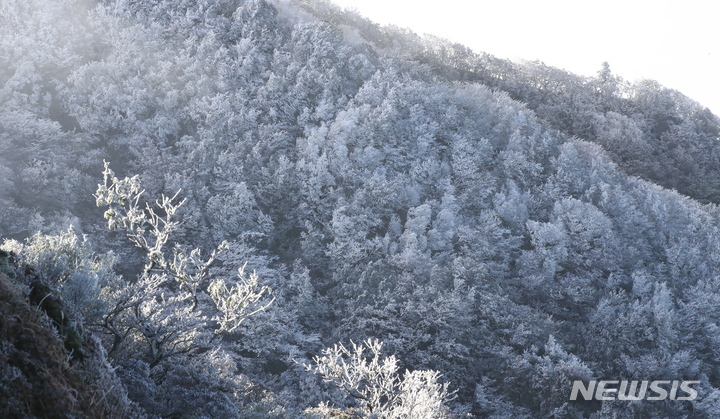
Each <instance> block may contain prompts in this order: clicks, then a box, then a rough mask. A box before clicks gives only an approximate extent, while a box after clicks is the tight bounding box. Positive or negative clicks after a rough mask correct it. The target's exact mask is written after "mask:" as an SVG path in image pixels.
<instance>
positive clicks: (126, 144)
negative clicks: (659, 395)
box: [0, 0, 720, 418]
mask: <svg viewBox="0 0 720 419" xmlns="http://www.w3.org/2000/svg"><path fill="white" fill-rule="evenodd" d="M43 5H45V3H43V2H41V1H36V2H34V3H32V4H31V5H30V6H26V5H25V3H24V2H19V1H18V2H14V1H8V2H6V3H5V4H4V5H3V6H2V7H3V9H2V10H1V11H2V13H0V16H3V17H0V19H3V20H0V28H2V29H0V30H2V31H3V32H2V37H1V38H0V39H2V40H3V41H2V44H0V59H1V60H2V61H1V64H2V65H0V69H2V72H1V73H0V83H1V85H2V86H3V90H2V91H1V92H0V94H2V96H0V106H1V107H2V108H1V109H2V112H0V125H1V128H0V146H1V147H2V148H3V149H5V150H9V151H8V153H6V154H3V155H2V156H0V174H2V182H0V196H1V197H2V200H1V201H0V214H2V216H0V234H1V235H2V236H3V237H14V238H18V239H20V238H23V237H26V236H29V235H30V234H31V233H34V232H35V231H36V230H42V231H44V232H46V233H58V232H59V231H61V230H64V229H65V228H67V225H68V224H70V225H72V226H73V227H74V228H75V230H76V231H78V232H83V233H87V234H88V235H89V237H90V238H91V240H92V241H93V243H95V246H96V248H97V250H98V252H102V253H105V251H107V250H113V251H114V252H115V254H116V255H118V260H121V261H122V263H121V264H117V265H116V266H115V269H116V271H117V272H118V273H120V274H123V275H124V276H125V278H126V281H128V282H129V283H132V282H133V281H134V280H135V278H136V277H137V276H138V274H139V273H141V272H142V270H143V264H144V263H145V262H146V261H145V260H144V259H143V258H142V257H143V255H141V254H140V253H139V252H138V251H137V249H133V248H132V247H129V246H127V241H126V237H125V235H124V234H122V233H118V232H116V231H106V226H105V225H104V221H103V220H102V217H103V214H102V211H101V210H99V209H96V208H94V206H93V205H92V201H93V199H92V193H93V192H94V191H95V184H97V182H98V179H100V171H101V170H102V160H103V158H105V159H108V160H110V161H111V164H112V166H113V168H114V170H116V171H117V172H118V173H119V174H120V176H121V177H122V176H125V175H133V174H136V173H137V174H139V180H140V181H141V182H142V185H143V187H144V188H145V189H146V192H145V194H144V195H143V196H142V198H141V200H140V203H141V204H143V203H144V202H148V203H149V204H151V205H152V203H153V202H154V201H155V199H158V198H160V196H161V195H162V194H164V195H166V196H174V195H175V194H176V192H177V191H178V190H180V192H179V194H178V197H179V198H180V199H185V201H184V204H183V205H182V206H181V207H180V209H179V210H178V212H177V213H176V214H174V216H175V217H176V219H177V220H178V221H179V222H180V223H179V225H178V226H177V227H176V229H175V230H174V231H173V233H174V236H173V237H174V238H175V240H177V241H178V242H179V245H180V246H181V248H182V247H183V246H184V247H191V246H198V247H200V248H201V249H202V250H204V251H207V252H209V251H211V250H212V249H215V248H216V247H217V246H218V245H219V244H220V243H221V242H222V241H228V242H229V245H228V250H226V251H225V252H224V253H222V254H221V255H219V256H218V261H219V263H218V264H217V265H215V266H213V267H212V268H210V271H209V275H210V276H211V277H212V278H232V277H234V273H235V272H236V271H237V269H238V268H241V267H243V266H245V265H244V263H245V262H247V266H246V267H245V268H244V269H246V271H247V272H251V271H253V270H254V271H255V272H257V274H258V277H259V281H260V282H261V285H266V286H268V287H271V288H272V289H273V290H274V291H273V292H274V294H273V295H274V296H275V298H276V299H275V301H274V303H273V304H272V305H271V306H270V307H269V308H268V310H267V311H265V312H262V313H258V314H257V315H256V316H254V317H253V318H252V319H251V320H249V321H247V322H245V323H243V325H242V326H241V327H240V328H238V331H237V332H236V334H235V335H232V336H230V337H224V338H222V339H217V340H215V339H213V340H212V342H215V343H217V345H218V346H217V348H220V349H218V351H220V350H222V351H224V352H222V351H220V352H217V353H218V354H222V356H220V355H218V356H217V357H214V356H215V355H213V354H214V352H212V351H210V350H208V351H205V352H203V351H201V350H198V351H197V352H194V353H189V354H185V355H181V354H178V355H177V356H178V358H176V359H182V360H183V362H179V361H178V362H173V361H170V360H164V361H163V362H158V363H153V362H150V361H149V360H150V357H149V355H148V350H147V349H146V346H147V345H144V343H143V340H142V339H140V338H138V339H137V340H135V341H132V342H130V343H129V344H128V345H127V346H126V347H124V349H123V350H122V351H119V352H118V354H117V357H116V358H113V359H112V360H111V361H112V362H114V363H115V365H120V366H121V367H122V368H121V369H120V370H119V371H121V373H122V374H124V375H123V378H124V380H125V385H128V386H129V388H128V390H129V394H130V395H131V397H135V398H136V399H137V400H135V401H137V402H138V403H140V404H141V405H142V406H143V407H144V408H145V409H146V410H148V412H149V413H151V414H157V415H162V414H168V413H167V412H183V411H184V412H190V411H193V412H200V411H206V410H207V409H210V407H208V406H215V405H218V406H222V407H223V409H224V410H222V412H224V413H223V414H227V415H229V417H232V415H231V414H230V413H227V412H228V411H229V410H232V409H235V408H237V409H241V408H242V407H237V406H238V405H242V403H241V402H238V401H237V400H240V399H242V397H240V396H238V392H237V391H236V390H232V391H236V393H233V395H232V397H231V395H230V393H231V390H229V389H235V387H232V386H231V385H230V384H228V383H231V382H232V383H234V381H232V380H235V378H233V377H240V376H241V375H242V377H248V379H249V380H251V381H253V382H254V383H256V384H254V387H253V388H255V389H257V388H262V391H258V393H262V394H265V395H267V394H272V395H273V396H272V397H273V400H274V402H273V403H277V404H278V405H279V406H284V408H285V409H287V412H291V411H292V412H293V413H292V414H295V413H298V412H299V411H302V410H303V409H304V408H306V407H310V406H316V405H317V404H318V403H320V402H321V401H326V400H331V401H332V402H334V403H336V404H338V405H341V404H343V403H345V404H347V405H348V406H352V405H353V402H352V400H348V399H344V398H343V397H342V396H340V395H338V394H337V393H333V392H332V390H330V389H328V388H326V387H322V384H321V383H318V382H317V380H316V379H314V378H311V377H312V376H309V374H308V373H307V372H306V371H305V370H304V369H303V368H300V367H299V366H298V364H296V361H298V362H310V361H309V359H310V358H311V357H312V356H314V355H317V354H319V353H320V350H321V349H322V348H323V347H327V346H331V345H333V344H334V343H336V342H338V341H341V342H345V343H348V342H349V341H350V340H353V341H356V342H357V341H361V340H364V339H366V338H379V339H381V340H383V341H384V342H385V345H386V346H385V347H386V348H387V350H388V351H390V352H391V353H393V354H395V355H397V357H398V359H400V360H401V363H402V365H401V366H402V367H403V368H409V369H411V370H416V369H433V370H439V371H440V372H441V373H442V374H443V376H444V377H445V378H446V379H447V380H448V381H449V382H450V383H451V386H452V388H453V389H456V390H458V393H457V395H458V398H457V400H456V402H455V405H454V407H455V408H456V409H457V411H458V412H461V411H463V410H464V411H469V412H471V413H472V414H474V415H476V416H478V417H498V418H499V417H578V416H582V417H590V416H591V415H596V416H597V415H601V416H603V417H604V416H612V415H616V416H618V417H633V416H635V417H650V416H653V415H656V416H658V415H664V416H667V417H684V416H688V417H698V418H701V417H714V412H715V410H714V409H716V408H717V406H716V404H715V401H714V400H716V399H717V394H720V393H718V392H719V391H720V390H718V388H719V387H720V370H719V369H718V368H719V367H720V364H719V363H718V359H720V358H718V356H717V355H718V353H717V345H716V342H718V340H720V331H718V329H717V327H716V323H717V318H718V314H720V313H718V312H717V304H716V303H717V295H718V292H719V291H720V290H719V287H720V282H718V278H719V277H720V275H718V273H720V253H719V251H718V249H720V246H719V245H720V234H718V227H719V224H718V222H719V217H720V213H718V209H717V207H716V206H715V205H714V204H705V203H704V202H708V201H710V202H715V201H716V200H717V196H718V192H717V185H716V183H715V180H713V179H717V178H718V177H717V176H716V174H717V171H718V167H720V166H718V164H717V156H718V154H717V149H716V147H717V145H716V144H717V135H718V126H719V125H720V124H719V123H718V119H717V117H715V116H714V115H711V114H709V113H708V112H707V111H705V110H703V109H702V108H701V107H700V106H699V105H697V104H696V103H694V102H692V101H691V100H689V99H687V98H685V97H684V96H682V95H681V94H679V93H677V92H672V91H668V90H666V89H664V88H662V87H661V86H658V85H657V84H654V83H652V82H644V83H639V84H637V85H628V84H625V83H623V82H622V81H621V80H619V79H618V78H617V77H615V76H613V75H612V74H610V73H609V70H608V69H607V68H605V69H603V71H602V72H601V73H600V74H599V75H598V77H596V78H589V79H588V78H581V77H578V76H574V75H571V74H568V73H565V72H562V71H559V70H557V69H553V68H548V67H546V66H544V65H542V64H538V63H525V64H513V63H510V62H507V61H502V60H497V59H494V58H493V57H489V56H487V55H476V54H474V53H472V52H471V51H468V50H467V49H464V48H462V47H459V46H456V45H448V44H447V43H446V42H444V41H442V40H437V39H432V38H429V39H421V38H418V37H417V36H415V35H414V34H411V33H408V32H406V31H403V30H401V29H398V28H391V27H379V26H377V25H374V24H372V23H371V22H368V21H367V20H364V19H362V18H360V17H358V16H356V15H353V14H352V13H348V12H341V11H339V10H337V9H336V8H334V7H333V6H332V5H330V4H328V3H324V2H288V3H284V2H283V3H277V4H271V3H268V2H265V1H262V0H253V1H247V2H244V1H239V0H238V1H233V0H226V1H214V2H210V1H200V0H198V1H195V0H185V1H179V2H178V1H173V2H170V1H153V2H149V1H147V2H146V1H130V2H128V1H110V0H108V1H105V2H102V3H101V4H100V5H98V6H95V5H88V4H87V3H86V2H81V1H73V0H66V1H63V2H57V3H54V4H53V7H52V8H45V7H43ZM51 17H53V18H52V19H51ZM19 22H28V23H27V24H20V23H19ZM41 28H48V29H47V30H48V31H50V32H52V36H49V35H48V36H44V35H42V33H43V32H42V31H41V30H40V29H41ZM80 29H82V30H80ZM651 181H655V182H656V183H657V184H654V183H652V182H651ZM658 185H660V186H658ZM664 187H666V188H664ZM669 188H676V189H678V191H679V192H676V191H671V190H669ZM30 247H32V246H30ZM118 283H120V282H112V281H109V282H108V283H106V284H105V285H103V287H104V288H103V291H102V292H99V293H98V295H99V296H101V297H102V298H111V297H112V295H113V293H115V294H118V293H117V292H116V291H117V289H114V288H113V287H114V286H117V284H118ZM209 284H210V281H208V283H206V284H203V285H202V286H204V287H208V286H209ZM170 291H172V292H177V291H178V290H177V289H170ZM170 291H168V292H170ZM168 295H170V294H168ZM164 299H165V297H164V296H163V297H162V298H159V297H158V299H157V301H156V302H158V304H160V301H161V300H164ZM204 303H207V301H205V302H203V301H200V302H199V303H198V304H200V306H202V307H203V309H202V310H207V311H203V312H202V315H203V316H205V315H207V316H208V318H212V316H215V315H217V312H215V311H213V310H214V309H213V307H212V306H210V305H208V306H203V305H202V304H204ZM208 307H209V308H208ZM196 314H197V313H196ZM137 316H139V314H138V315H137ZM106 338H107V340H106V341H105V343H106V345H107V346H108V347H112V346H114V345H112V342H111V339H110V338H109V337H106ZM210 364H212V365H214V367H213V368H215V367H217V368H218V369H219V370H221V371H223V374H226V375H227V377H226V376H223V380H226V381H222V382H220V383H219V384H218V383H215V382H214V381H213V378H212V377H210V376H211V375H212V374H209V373H207V371H214V370H212V369H208V368H210V367H207V365H210ZM206 367H207V368H206ZM236 369H237V370H238V371H239V372H236ZM228 377H230V378H228ZM601 378H606V379H617V380H620V379H636V380H653V379H678V380H679V379H688V380H690V379H692V380H695V379H697V380H699V381H701V384H700V385H699V386H698V390H699V394H700V396H699V398H698V400H695V401H692V402H688V403H681V402H674V401H673V402H671V401H668V402H666V403H653V402H652V401H642V402H638V403H627V404H625V403H602V404H601V403H599V402H598V403H596V402H586V403H583V402H577V403H570V402H569V395H570V390H571V387H572V382H573V381H574V380H590V379H601ZM238 380H239V378H238ZM133 382H134V383H136V385H135V386H136V387H135V388H133V387H132V384H131V383H133ZM208 383H214V384H212V385H211V384H208ZM238 391H239V390H238ZM193 392H194V393H193ZM183 394H202V400H200V398H199V397H198V398H197V401H195V399H194V398H192V397H187V396H182V395H183ZM168 395H173V396H168ZM176 395H177V397H176ZM233 397H234V398H233ZM263 397H265V396H257V397H255V396H252V397H251V396H247V398H248V399H253V400H255V401H257V400H261V399H262V400H267V399H264V398H263ZM219 400H222V402H220V401H219ZM230 400H232V402H231V401H230ZM180 401H182V402H183V403H187V405H185V404H182V403H180ZM192 403H196V404H192ZM248 403H249V402H248ZM228 406H230V407H228ZM243 406H244V405H243ZM293 408H295V409H297V410H295V411H293V410H292V409H293ZM193 409H194V410H193ZM173 414H174V413H173ZM178 414H179V413H178ZM208 414H209V413H208ZM238 415H242V413H238ZM288 415H290V413H288Z"/></svg>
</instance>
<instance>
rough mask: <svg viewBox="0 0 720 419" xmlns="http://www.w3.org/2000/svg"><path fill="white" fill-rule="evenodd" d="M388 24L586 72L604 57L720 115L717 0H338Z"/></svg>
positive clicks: (625, 74)
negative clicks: (682, 94) (678, 92)
mask: <svg viewBox="0 0 720 419" xmlns="http://www.w3.org/2000/svg"><path fill="white" fill-rule="evenodd" d="M332 1H334V2H335V4H337V5H339V6H341V7H345V8H354V9H356V10H357V11H358V12H359V13H360V14H361V15H363V16H365V17H367V18H369V19H370V20H372V21H374V22H377V23H381V24H394V25H397V26H400V27H406V28H409V29H411V30H412V31H414V32H416V33H418V34H424V33H429V34H433V35H437V36H440V37H443V38H446V39H448V40H450V41H453V42H457V43H460V44H463V45H466V46H468V47H470V48H471V49H473V50H474V51H476V52H487V53H490V54H492V55H494V56H496V57H499V58H509V59H512V60H520V59H525V60H536V59H537V60H540V61H543V62H544V63H545V64H547V65H551V66H554V67H559V68H564V69H566V70H568V71H570V72H573V73H576V74H580V75H586V76H590V75H594V74H595V73H596V72H597V71H598V70H599V69H600V65H601V63H602V62H603V61H607V62H608V63H609V64H610V70H611V71H612V72H613V73H614V74H616V75H619V76H621V77H622V78H623V79H625V80H629V81H636V80H639V79H644V78H645V79H654V80H657V81H659V82H660V83H661V84H662V85H664V86H666V87H669V88H672V89H675V90H679V91H680V92H682V93H684V94H685V95H687V96H689V97H691V98H693V99H694V100H696V101H698V102H699V103H701V104H702V105H703V106H706V107H708V108H710V110H712V111H713V113H715V114H716V115H720V19H719V18H718V17H719V16H720V3H718V2H717V1H716V0H683V1H677V0H603V1H588V0H542V1H541V0H492V1H488V0H442V1H423V0H332Z"/></svg>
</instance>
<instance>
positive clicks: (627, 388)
mask: <svg viewBox="0 0 720 419" xmlns="http://www.w3.org/2000/svg"><path fill="white" fill-rule="evenodd" d="M697 384H700V381H679V380H672V381H671V380H656V381H628V380H622V381H618V380H607V381H606V380H601V381H595V380H592V381H589V382H588V383H587V385H586V384H585V382H583V381H573V387H572V392H571V393H570V400H577V399H578V394H580V396H581V397H582V399H585V400H586V401H589V400H628V401H633V400H665V399H667V398H668V397H669V398H670V400H695V399H696V398H697V396H698V392H697V390H696V389H695V388H693V387H692V386H693V385H697ZM638 385H639V388H638ZM582 399H581V400H582Z"/></svg>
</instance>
